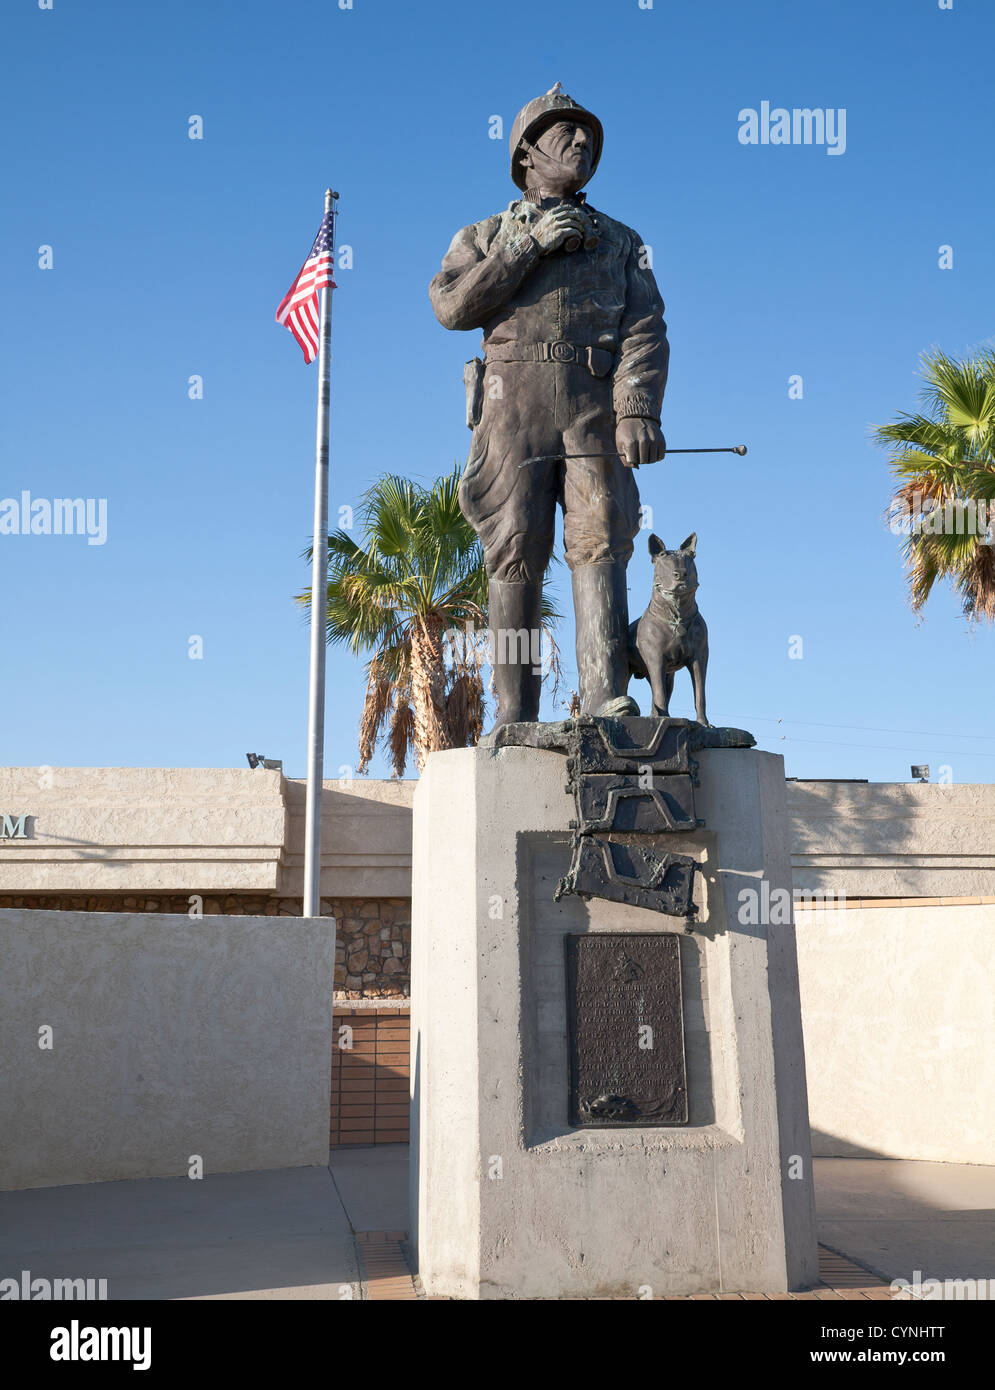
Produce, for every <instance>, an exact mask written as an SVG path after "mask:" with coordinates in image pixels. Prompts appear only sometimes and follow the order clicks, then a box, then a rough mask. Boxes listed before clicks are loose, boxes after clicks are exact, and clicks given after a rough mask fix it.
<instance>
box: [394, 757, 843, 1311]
mask: <svg viewBox="0 0 995 1390" xmlns="http://www.w3.org/2000/svg"><path fill="white" fill-rule="evenodd" d="M696 757H697V758H698V761H699V763H700V787H699V788H698V791H697V795H696V809H697V814H698V816H699V817H701V818H702V819H703V820H704V822H705V828H704V829H701V830H698V831H694V832H692V833H689V834H682V835H680V836H679V837H673V838H674V841H675V843H674V845H673V848H674V850H675V852H679V853H681V854H691V855H693V856H694V857H695V858H696V859H697V860H698V861H699V863H700V864H701V866H702V872H701V874H698V875H696V881H697V886H696V889H695V897H696V902H697V903H698V905H699V915H698V925H697V927H696V929H695V931H694V933H692V934H687V933H685V932H684V922H683V920H682V919H677V918H671V917H667V916H663V915H661V914H658V913H655V912H650V911H647V910H646V909H643V908H633V907H627V906H624V905H621V904H617V903H608V902H604V901H600V900H596V899H592V900H590V901H588V902H585V901H583V900H582V899H580V898H577V897H566V898H563V899H562V900H561V901H560V902H558V903H556V902H554V901H553V890H554V888H555V886H556V883H557V881H558V879H559V878H560V877H561V876H562V875H563V874H564V873H565V872H566V868H567V865H568V862H569V858H570V843H569V831H568V828H567V826H568V821H569V820H570V818H571V816H572V815H573V802H572V799H571V797H569V796H568V795H567V794H566V792H565V790H564V783H565V760H564V758H563V756H562V755H561V754H559V753H555V752H548V751H541V750H536V749H532V748H506V749H501V750H499V751H495V750H485V749H460V750H456V751H453V752H447V753H435V754H433V755H432V756H431V758H430V759H429V761H428V766H427V768H426V770H425V772H424V774H423V776H422V778H421V781H420V784H419V787H418V790H417V793H416V796H415V807H414V881H413V914H412V967H413V969H412V1134H411V1145H412V1164H411V1171H412V1178H411V1182H412V1187H411V1212H410V1220H411V1235H412V1243H413V1245H414V1246H415V1248H416V1250H417V1257H418V1267H419V1273H420V1274H421V1277H422V1279H423V1281H424V1283H425V1286H426V1288H427V1290H428V1292H429V1293H433V1294H441V1295H446V1296H450V1297H456V1298H468V1299H477V1298H558V1297H649V1296H656V1295H663V1294H678V1293H714V1292H721V1291H744V1292H745V1291H754V1292H783V1291H785V1290H787V1289H789V1288H799V1287H804V1286H805V1285H807V1284H809V1283H812V1282H814V1280H815V1277H816V1269H817V1259H816V1241H815V1220H814V1204H813V1195H812V1162H811V1155H810V1147H809V1131H808V1112H807V1101H806V1091H805V1065H804V1056H803V1049H802V1032H801V1018H800V1012H799V1002H798V979H797V968H796V960H795V946H794V936H793V928H792V926H791V925H790V924H785V925H777V924H775V925H764V924H763V921H764V917H765V916H766V915H773V916H774V917H775V922H776V923H778V922H780V921H781V920H782V914H781V912H779V911H778V907H780V906H783V903H784V898H783V895H776V894H775V893H774V890H776V889H786V890H787V895H788V900H790V894H791V862H790V857H789V852H788V838H787V818H786V805H785V784H784V769H783V762H782V760H781V758H780V757H777V756H775V755H773V754H770V753H758V752H756V751H755V750H752V749H713V750H709V751H704V752H701V753H698V754H696ZM765 879H766V880H767V884H768V890H767V891H766V892H765V890H764V886H763V881H764V880H765ZM743 889H750V890H753V892H754V893H755V895H756V896H755V901H756V903H757V904H758V906H759V913H760V924H757V925H750V924H746V925H744V924H743V923H742V922H741V920H740V918H741V917H742V918H743V919H744V921H746V922H750V921H755V917H751V914H750V913H749V912H748V911H746V910H742V908H741V904H742V900H741V898H740V893H741V891H742V890H743ZM765 904H777V905H778V907H775V908H774V911H773V913H772V914H771V913H770V912H769V910H765ZM786 915H787V917H788V918H789V919H790V910H789V911H788V913H787V914H786ZM586 931H597V932H613V931H625V932H661V931H673V932H676V933H677V934H678V937H679V941H680V952H681V963H682V978H683V985H682V990H683V1008H684V1033H685V1055H686V1067H687V1090H688V1104H689V1122H688V1124H687V1125H686V1126H680V1127H675V1128H639V1129H613V1128H604V1129H600V1128H582V1129H581V1128H572V1127H571V1125H570V1123H569V1114H568V1085H569V1076H568V1071H569V1068H568V1059H567V1045H568V1036H567V1016H566V994H567V984H566V972H565V966H564V946H563V938H564V935H565V934H566V933H570V932H586Z"/></svg>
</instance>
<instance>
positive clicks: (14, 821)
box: [0, 811, 28, 840]
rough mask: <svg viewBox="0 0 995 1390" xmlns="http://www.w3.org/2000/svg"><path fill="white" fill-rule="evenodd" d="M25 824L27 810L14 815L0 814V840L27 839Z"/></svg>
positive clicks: (26, 822)
mask: <svg viewBox="0 0 995 1390" xmlns="http://www.w3.org/2000/svg"><path fill="white" fill-rule="evenodd" d="M27 824H28V813H27V811H24V812H23V813H22V814H21V815H19V816H16V817H15V816H8V815H6V814H0V840H26V839H28V830H27Z"/></svg>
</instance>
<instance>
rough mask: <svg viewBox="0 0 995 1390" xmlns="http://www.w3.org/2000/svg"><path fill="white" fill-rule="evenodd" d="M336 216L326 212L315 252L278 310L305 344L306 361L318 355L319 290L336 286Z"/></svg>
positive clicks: (304, 265)
mask: <svg viewBox="0 0 995 1390" xmlns="http://www.w3.org/2000/svg"><path fill="white" fill-rule="evenodd" d="M334 216H335V214H334V213H331V212H326V213H325V215H324V217H323V218H322V219H321V226H320V227H319V228H318V235H317V236H316V237H315V239H314V245H313V246H312V247H311V253H310V255H309V256H308V258H307V260H306V261H305V262H304V264H303V265H302V266H301V268H300V272H299V274H298V276H297V279H296V280H295V281H294V283H293V284H292V285H291V286H290V289H289V290H288V291H287V293H286V294H285V295H284V296H283V298H282V300H281V301H280V307H279V309H277V311H276V321H277V323H282V324H283V325H284V327H285V328H289V329H290V331H291V333H293V335H294V337H295V338H296V339H297V341H298V342H299V343H300V345H301V351H302V352H303V353H304V360H305V362H313V361H314V359H315V358H316V357H317V356H318V318H319V306H318V292H319V291H320V290H322V289H324V288H325V286H326V285H327V286H328V288H329V289H330V290H334V289H335V281H334V280H333V279H332V258H333V255H334V245H335V223H334Z"/></svg>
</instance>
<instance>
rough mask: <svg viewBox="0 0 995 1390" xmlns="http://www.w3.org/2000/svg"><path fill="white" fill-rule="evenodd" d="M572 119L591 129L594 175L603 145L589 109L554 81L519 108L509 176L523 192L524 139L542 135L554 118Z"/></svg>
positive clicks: (597, 126) (513, 133)
mask: <svg viewBox="0 0 995 1390" xmlns="http://www.w3.org/2000/svg"><path fill="white" fill-rule="evenodd" d="M571 119H572V120H574V121H577V122H578V124H582V125H586V126H587V128H588V130H589V131H590V132H591V174H592V175H593V174H594V171H595V169H597V167H598V161H599V160H600V158H601V147H602V145H603V144H604V139H605V132H604V129H603V127H602V125H601V122H600V121H599V120H598V118H597V116H595V115H594V113H593V111H588V110H586V109H585V107H583V106H581V105H580V104H579V103H578V102H576V101H574V99H573V97H568V96H567V94H566V92H563V91H561V90H560V84H559V82H557V84H556V86H555V87H551V88H550V90H549V91H548V92H546V94H545V95H544V96H541V97H534V98H533V99H532V101H530V102H528V103H527V104H526V105H525V106H523V107H522V109H521V111H519V113H518V115H517V116H516V117H515V124H514V125H513V126H512V127H511V142H510V143H511V177H512V180H513V182H514V183H516V184H517V185H518V187H519V188H521V189H522V190H523V191H524V189H525V171H524V169H523V168H522V166H521V165H520V164H519V163H518V154H519V151H520V149H521V145H522V141H523V140H530V141H531V140H535V139H536V138H537V136H539V135H541V134H542V132H543V131H544V130H545V129H546V127H547V126H551V125H554V124H555V123H556V122H557V121H563V120H571Z"/></svg>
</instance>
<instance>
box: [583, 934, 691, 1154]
mask: <svg viewBox="0 0 995 1390" xmlns="http://www.w3.org/2000/svg"><path fill="white" fill-rule="evenodd" d="M565 942H566V952H567V1020H568V1023H567V1026H568V1029H569V1053H570V1123H571V1124H572V1125H580V1126H585V1127H589V1126H592V1125H596V1126H597V1127H598V1128H599V1129H602V1128H611V1129H632V1128H640V1127H646V1126H659V1125H686V1124H687V1122H688V1101H687V1075H686V1072H685V1069H684V1018H683V1013H682V1010H681V957H680V944H679V941H678V937H677V933H675V932H586V933H571V934H570V935H568V936H567V937H566V938H565Z"/></svg>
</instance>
